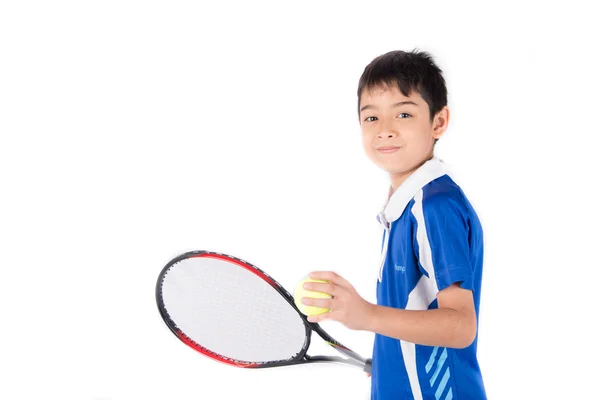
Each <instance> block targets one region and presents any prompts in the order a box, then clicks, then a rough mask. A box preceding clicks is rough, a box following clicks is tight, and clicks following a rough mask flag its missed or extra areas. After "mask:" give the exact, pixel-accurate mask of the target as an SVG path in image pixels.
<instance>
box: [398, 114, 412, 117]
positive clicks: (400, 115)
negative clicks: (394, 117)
mask: <svg viewBox="0 0 600 400" xmlns="http://www.w3.org/2000/svg"><path fill="white" fill-rule="evenodd" d="M410 116H411V115H410V114H409V113H400V114H398V117H400V118H409V117H410Z"/></svg>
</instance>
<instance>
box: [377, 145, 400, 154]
mask: <svg viewBox="0 0 600 400" xmlns="http://www.w3.org/2000/svg"><path fill="white" fill-rule="evenodd" d="M398 150H400V147H395V146H386V147H380V148H378V149H377V151H378V152H380V153H383V154H389V153H394V152H396V151H398Z"/></svg>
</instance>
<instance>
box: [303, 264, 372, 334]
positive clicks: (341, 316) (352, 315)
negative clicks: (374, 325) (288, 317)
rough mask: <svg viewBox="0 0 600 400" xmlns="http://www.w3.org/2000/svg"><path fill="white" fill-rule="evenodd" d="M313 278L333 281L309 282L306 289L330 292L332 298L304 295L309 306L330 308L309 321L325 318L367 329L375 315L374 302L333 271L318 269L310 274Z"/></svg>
mask: <svg viewBox="0 0 600 400" xmlns="http://www.w3.org/2000/svg"><path fill="white" fill-rule="evenodd" d="M309 277H310V278H312V279H318V280H324V281H329V282H331V283H317V282H307V283H305V284H304V288H305V289H306V290H311V291H314V292H323V293H328V294H329V295H331V296H332V297H333V298H331V299H313V298H310V297H304V298H303V299H302V302H303V303H304V304H306V305H308V306H316V307H324V308H329V309H330V310H331V311H330V312H328V313H325V314H320V315H314V316H310V317H308V321H309V322H321V321H325V320H333V321H338V322H341V323H342V324H344V325H345V326H346V327H348V328H350V329H354V330H367V328H368V326H369V324H370V321H371V317H372V315H373V309H374V307H375V305H374V304H371V303H369V302H368V301H366V300H365V299H363V298H362V297H361V296H360V295H359V294H358V293H357V292H356V289H354V287H353V286H352V285H351V284H350V283H349V282H348V281H347V280H345V279H344V278H342V277H341V276H339V275H338V274H336V273H335V272H331V271H317V272H312V273H311V274H309Z"/></svg>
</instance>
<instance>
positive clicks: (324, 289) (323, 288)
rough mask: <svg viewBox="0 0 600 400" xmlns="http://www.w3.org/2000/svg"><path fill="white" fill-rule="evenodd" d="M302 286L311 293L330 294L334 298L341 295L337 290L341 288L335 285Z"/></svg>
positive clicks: (314, 284)
mask: <svg viewBox="0 0 600 400" xmlns="http://www.w3.org/2000/svg"><path fill="white" fill-rule="evenodd" d="M302 286H303V287H304V289H306V290H310V291H313V292H321V293H327V294H330V295H332V296H339V295H340V293H339V290H338V289H336V287H337V288H339V286H336V285H334V284H333V283H316V282H306V283H305V284H304V285H302Z"/></svg>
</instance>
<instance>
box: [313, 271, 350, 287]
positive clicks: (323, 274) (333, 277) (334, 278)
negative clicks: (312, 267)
mask: <svg viewBox="0 0 600 400" xmlns="http://www.w3.org/2000/svg"><path fill="white" fill-rule="evenodd" d="M308 276H309V277H310V278H311V279H319V280H323V281H329V282H331V283H333V284H335V285H338V286H342V287H348V285H349V282H348V281H347V280H345V279H344V278H342V277H341V276H339V275H338V274H336V273H335V272H333V271H314V272H311V273H310V274H308Z"/></svg>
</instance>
